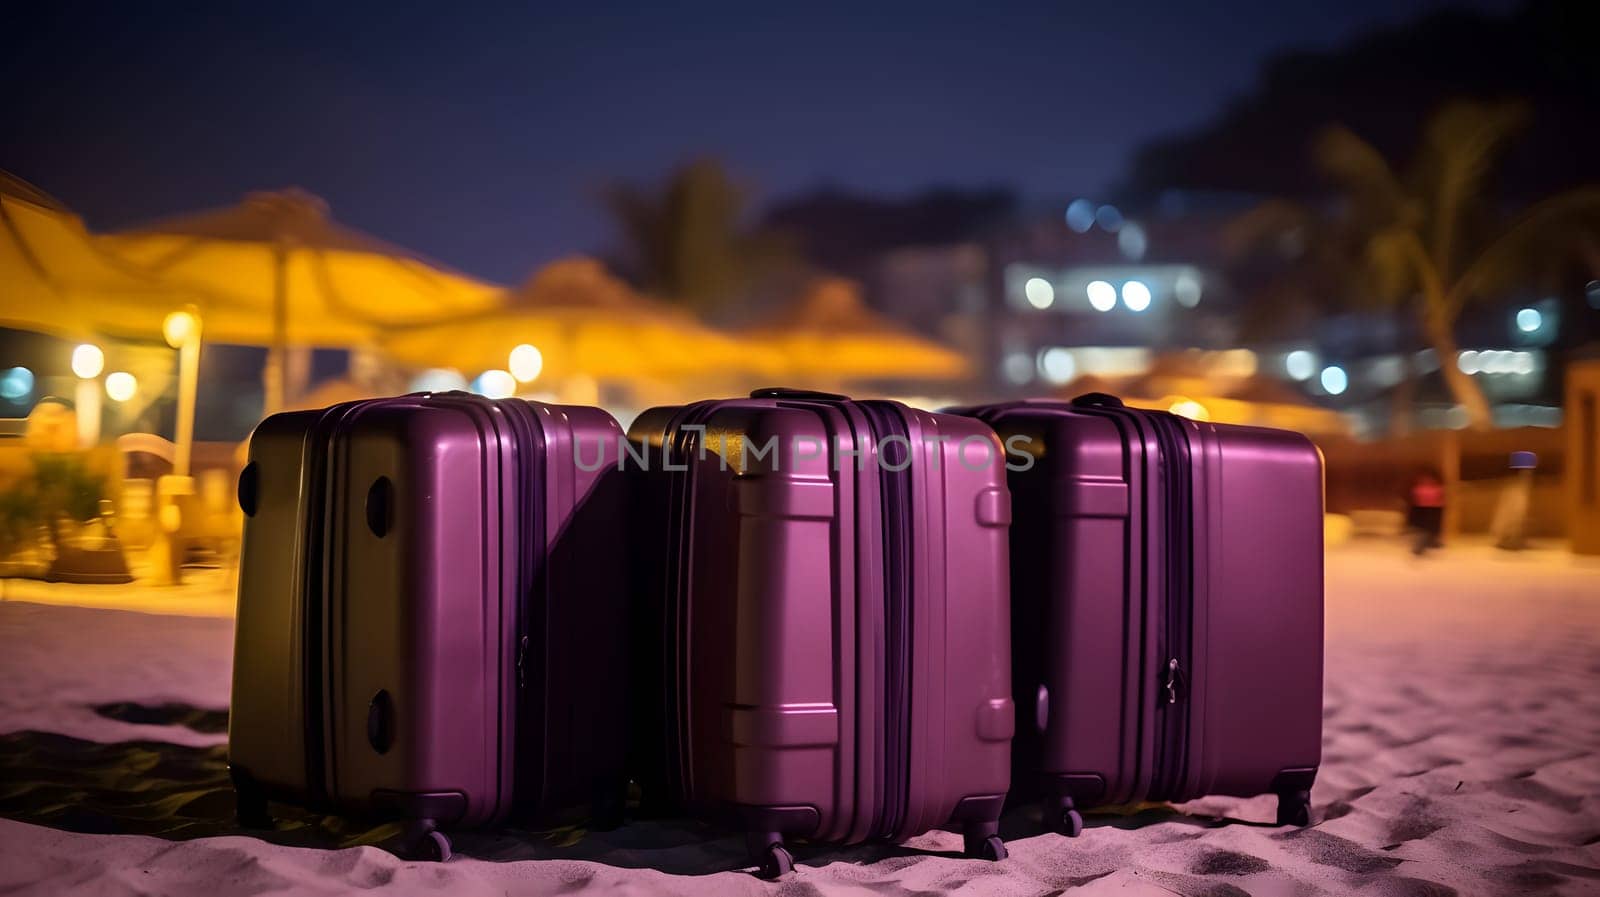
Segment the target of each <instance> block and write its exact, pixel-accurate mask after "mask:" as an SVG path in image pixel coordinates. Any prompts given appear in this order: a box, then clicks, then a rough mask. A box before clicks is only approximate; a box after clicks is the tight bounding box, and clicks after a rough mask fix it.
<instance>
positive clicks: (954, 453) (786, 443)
mask: <svg viewBox="0 0 1600 897" xmlns="http://www.w3.org/2000/svg"><path fill="white" fill-rule="evenodd" d="M629 439H630V443H631V444H632V446H633V448H631V449H630V451H636V452H637V457H635V458H634V459H633V460H632V462H631V466H633V467H634V468H636V469H637V470H638V473H637V476H639V477H640V478H641V479H642V481H643V482H642V486H641V487H640V488H639V489H638V490H637V491H636V493H635V494H636V495H639V496H640V498H641V501H642V502H643V507H641V513H640V514H639V515H638V520H639V521H640V522H641V524H642V525H643V526H645V527H647V528H648V532H647V533H645V534H641V535H640V537H639V539H638V544H640V546H641V548H642V549H643V548H650V547H654V549H655V551H654V554H653V555H641V557H640V562H639V567H638V569H639V570H640V571H641V573H642V574H643V581H642V582H641V585H640V587H639V589H638V592H639V597H640V598H641V599H642V602H641V606H640V608H639V609H638V610H637V611H636V614H637V616H636V617H635V620H636V621H637V622H638V623H639V624H640V626H639V630H638V631H639V632H640V633H641V635H642V637H641V638H640V639H639V641H638V642H637V643H636V648H635V655H636V657H637V658H638V663H639V669H640V671H641V674H642V675H641V676H640V679H639V687H638V689H637V698H638V700H637V703H636V713H637V715H638V717H639V722H638V724H637V727H636V731H638V732H639V733H640V736H639V738H638V739H637V741H636V746H637V747H638V749H639V750H638V756H639V757H640V758H642V759H643V760H645V761H646V763H645V764H644V766H645V768H641V770H640V772H639V778H640V780H641V785H642V787H643V789H644V792H645V795H646V797H647V798H650V797H654V799H655V802H656V803H658V804H661V803H664V804H666V805H671V806H678V807H686V808H687V809H689V810H691V811H694V812H697V813H699V814H701V815H706V816H710V817H712V818H715V819H719V820H722V821H724V822H726V823H728V824H730V826H732V827H737V828H743V829H744V830H745V831H746V833H747V844H748V846H749V849H750V852H751V854H752V858H753V859H754V860H755V861H756V862H757V863H758V864H759V865H760V866H761V869H762V872H763V873H764V874H767V875H776V874H781V873H782V872H784V871H787V870H788V869H790V868H792V864H793V859H792V857H791V856H790V854H789V853H788V851H787V850H786V848H785V847H784V843H783V842H784V838H786V837H803V838H808V839H811V840H814V841H826V842H834V843H839V842H858V841H865V840H870V839H890V840H897V839H901V838H905V837H909V836H912V835H915V834H919V833H921V832H924V831H927V830H930V829H933V828H938V827H943V826H945V825H947V824H951V823H956V824H959V825H960V827H961V829H962V831H963V834H964V837H965V843H966V847H967V852H968V853H969V855H973V856H979V857H988V858H990V859H999V858H1001V857H1003V856H1004V855H1005V847H1004V845H1003V844H1002V843H1001V841H1000V838H999V836H998V834H997V831H998V825H997V820H998V818H999V814H1000V809H1001V805H1002V804H1003V802H1004V797H1005V794H1006V790H1007V787H1008V785H1009V781H1010V739H1011V732H1012V727H1013V708H1012V701H1011V685H1010V657H1009V644H1008V642H1009V629H1008V626H1009V624H1008V622H1007V621H1008V611H1007V595H1008V592H1007V584H1006V577H1007V563H1006V550H1007V549H1006V525H1007V523H1008V521H1009V519H1010V497H1009V494H1008V492H1007V490H1006V484H1005V472H1004V464H1003V459H1002V458H1001V457H1000V447H999V445H998V444H997V443H996V442H995V438H994V434H993V432H992V431H990V430H989V428H988V427H986V426H984V425H983V424H981V423H979V422H977V421H974V420H970V419H966V418H961V417H953V416H949V415H939V414H930V413H926V412H922V411H917V410H913V409H911V408H908V407H906V406H904V405H901V404H899V403H896V402H888V401H881V402H872V401H864V402H853V401H849V400H847V399H845V398H843V397H842V396H833V395H828V394H823V393H810V392H802V391H796V390H760V391H757V392H756V393H754V394H753V395H752V397H751V398H749V399H734V400H726V401H708V402H700V403H696V404H692V405H686V406H683V407H676V408H656V409H651V410H649V411H647V412H645V413H644V414H643V415H641V416H640V417H639V418H638V419H637V420H636V421H635V423H634V424H633V426H632V427H631V428H630V429H629ZM651 760H654V761H657V762H656V763H655V765H654V766H653V768H651V765H650V764H649V762H648V761H651ZM663 791H664V792H665V800H663V799H662V798H663V795H662V792H663Z"/></svg>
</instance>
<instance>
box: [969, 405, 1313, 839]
mask: <svg viewBox="0 0 1600 897" xmlns="http://www.w3.org/2000/svg"><path fill="white" fill-rule="evenodd" d="M963 413H968V414H972V415H974V416H976V417H978V418H980V419H982V420H984V421H986V422H988V423H989V424H990V425H992V426H993V427H994V428H995V430H996V431H997V433H998V435H999V436H1000V438H1001V439H1002V441H1003V444H1004V445H1005V446H1006V448H1007V450H1008V453H1009V457H1010V463H1009V465H1008V466H1009V468H1010V471H1011V472H1010V482H1011V492H1012V496H1013V500H1014V503H1015V511H1014V513H1015V523H1014V524H1013V526H1012V529H1011V583H1012V611H1013V621H1014V623H1013V627H1012V647H1013V655H1012V656H1013V658H1014V666H1013V673H1012V681H1013V683H1014V684H1015V687H1016V700H1017V704H1018V706H1019V707H1023V708H1025V709H1024V711H1023V713H1022V714H1021V715H1022V722H1021V723H1020V724H1019V726H1018V732H1017V737H1016V741H1015V751H1016V753H1015V756H1014V764H1013V765H1014V769H1015V770H1016V773H1017V779H1016V783H1015V785H1016V787H1015V789H1014V791H1013V794H1014V795H1020V794H1024V793H1028V794H1032V795H1038V796H1041V797H1042V799H1043V801H1044V803H1045V811H1046V820H1047V824H1054V825H1058V826H1059V829H1060V830H1061V831H1063V832H1064V833H1067V834H1072V835H1076V834H1077V833H1078V832H1079V831H1080V830H1081V828H1082V825H1083V820H1082V818H1081V816H1080V814H1079V812H1078V810H1079V809H1080V808H1082V807H1085V806H1092V805H1095V804H1124V803H1133V802H1138V801H1145V800H1156V801H1183V800H1189V799H1192V798H1195V797H1199V796H1201V795H1207V794H1227V795H1240V796H1246V795H1254V794H1264V793H1275V794H1277V795H1278V797H1279V803H1278V822H1279V824H1300V825H1303V824H1306V823H1307V822H1308V821H1309V812H1310V804H1309V801H1310V790H1311V785H1312V781H1313V779H1315V777H1316V773H1317V766H1318V763H1319V762H1320V759H1321V741H1322V626H1323V616H1322V597H1323V592H1322V589H1323V583H1322V564H1323V557H1322V498H1323V493H1322V456H1321V453H1320V452H1319V451H1318V450H1317V448H1316V447H1315V446H1314V445H1313V444H1312V443H1311V442H1310V441H1309V440H1307V439H1306V438H1305V437H1303V436H1301V435H1299V434H1296V433H1290V432H1285V431H1280V430H1269V429H1261V428H1256V427H1243V426H1229V425H1223V424H1212V423H1202V422H1196V421H1192V420H1188V419H1185V418H1182V417H1178V416H1176V415H1172V414H1167V413H1165V412H1156V411H1141V410H1136V409H1133V408H1127V407H1124V406H1123V404H1122V403H1121V402H1120V401H1118V400H1117V399H1115V398H1112V397H1110V396H1105V395H1100V394H1090V395H1087V396H1082V397H1080V398H1078V399H1076V400H1074V401H1073V402H1071V403H1066V402H1052V401H1043V402H1035V401H1027V402H1016V403H1009V404H1002V405H991V406H986V407H980V408H973V409H965V410H964V412H963Z"/></svg>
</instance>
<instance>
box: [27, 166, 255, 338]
mask: <svg viewBox="0 0 1600 897" xmlns="http://www.w3.org/2000/svg"><path fill="white" fill-rule="evenodd" d="M188 304H194V305H197V306H202V307H218V306H220V305H222V304H224V303H221V301H220V300H218V299H216V297H210V296H206V295H204V294H202V293H201V292H200V291H197V290H194V289H190V288H183V287H177V286H174V285H173V284H171V283H169V282H167V281H166V280H164V279H163V278H160V277H157V276H155V275H153V274H151V273H150V272H148V271H145V270H143V269H141V268H139V267H138V266H137V265H134V264H131V263H129V262H128V261H126V260H124V259H122V258H119V257H118V256H116V255H114V254H112V253H109V252H107V251H105V250H104V249H102V248H101V247H99V246H98V245H96V244H95V242H94V240H93V238H92V237H90V235H89V233H88V231H87V230H85V229H84V226H83V222H82V221H81V220H79V218H78V216H76V215H74V214H73V213H72V212H71V211H70V210H69V209H67V207H66V206H65V205H63V204H62V203H61V202H60V201H58V200H56V199H55V198H54V197H52V196H50V195H49V194H47V193H45V192H43V191H42V190H39V189H38V188H36V187H34V186H32V185H31V184H28V183H27V182H26V181H23V180H22V179H20V178H17V177H13V176H12V175H9V174H6V173H5V172H0V327H15V328H18V329H22V330H32V331H35V332H40V333H48V334H51V335H53V336H60V337H66V338H69V339H92V338H95V337H98V336H117V337H126V338H129V339H147V340H159V339H161V325H162V322H163V321H164V320H165V319H166V316H167V315H168V314H169V313H171V312H173V311H175V310H178V309H181V308H183V307H184V306H185V305H188Z"/></svg>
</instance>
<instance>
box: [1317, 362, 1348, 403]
mask: <svg viewBox="0 0 1600 897" xmlns="http://www.w3.org/2000/svg"><path fill="white" fill-rule="evenodd" d="M1321 379H1322V388H1323V389H1325V390H1327V392H1328V395H1330V396H1336V395H1340V394H1342V393H1343V392H1344V391H1345V390H1346V389H1349V388H1350V375H1349V374H1346V373H1345V372H1344V368H1342V367H1339V366H1338V365H1336V364H1330V365H1328V366H1327V367H1325V368H1323V369H1322V378H1321Z"/></svg>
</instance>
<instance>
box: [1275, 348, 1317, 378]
mask: <svg viewBox="0 0 1600 897" xmlns="http://www.w3.org/2000/svg"><path fill="white" fill-rule="evenodd" d="M1283 370H1284V373H1286V374H1288V375H1289V376H1290V377H1293V378H1294V379H1296V380H1310V379H1311V375H1312V374H1315V373H1316V372H1317V356H1315V355H1313V354H1311V353H1310V352H1308V351H1306V350H1305V349H1296V350H1294V351H1293V352H1290V353H1289V354H1288V355H1285V356H1283Z"/></svg>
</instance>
